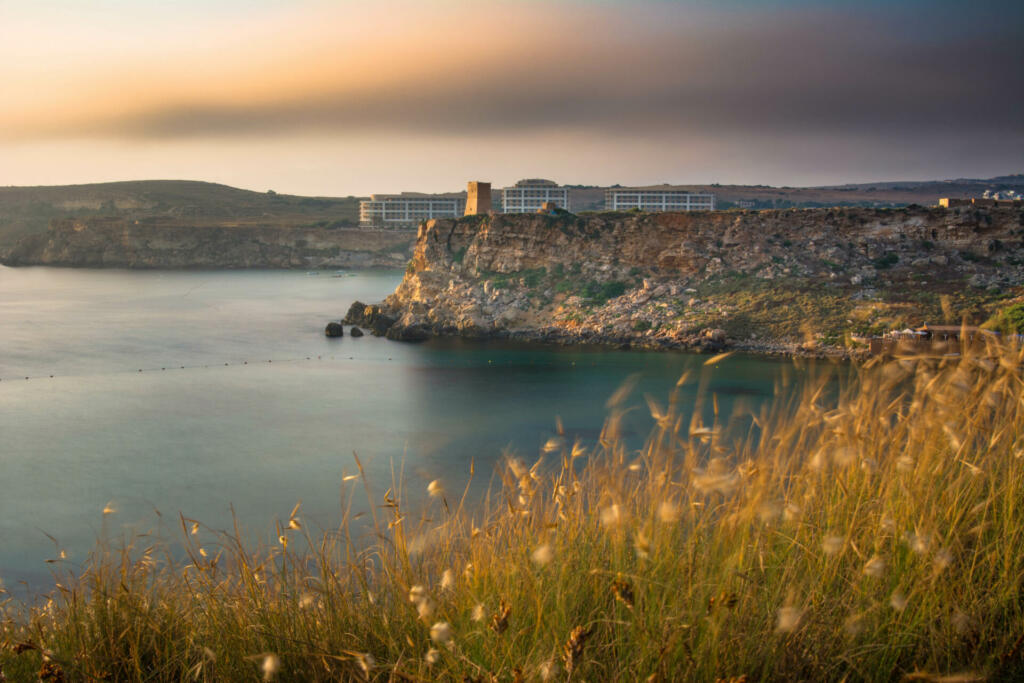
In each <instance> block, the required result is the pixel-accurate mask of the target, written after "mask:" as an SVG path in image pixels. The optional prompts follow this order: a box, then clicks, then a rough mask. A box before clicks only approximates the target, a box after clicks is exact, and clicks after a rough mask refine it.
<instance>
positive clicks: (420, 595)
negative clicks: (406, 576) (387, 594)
mask: <svg viewBox="0 0 1024 683" xmlns="http://www.w3.org/2000/svg"><path fill="white" fill-rule="evenodd" d="M426 598H427V589H426V588H424V587H423V586H421V585H419V584H416V585H415V586H413V587H412V588H410V589H409V602H412V603H416V604H419V603H421V602H423V601H424V600H426Z"/></svg>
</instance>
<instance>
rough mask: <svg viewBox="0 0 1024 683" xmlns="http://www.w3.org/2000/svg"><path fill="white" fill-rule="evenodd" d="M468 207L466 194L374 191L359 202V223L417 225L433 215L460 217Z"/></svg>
mask: <svg viewBox="0 0 1024 683" xmlns="http://www.w3.org/2000/svg"><path fill="white" fill-rule="evenodd" d="M465 211H466V198H465V197H464V196H439V195H429V194H420V193H418V192H403V193H402V194H374V195H370V198H369V199H366V200H363V201H361V202H359V226H360V227H364V228H415V227H416V226H417V225H419V224H420V223H421V222H422V221H425V220H429V219H431V218H458V217H459V216H461V215H462V214H463V213H465Z"/></svg>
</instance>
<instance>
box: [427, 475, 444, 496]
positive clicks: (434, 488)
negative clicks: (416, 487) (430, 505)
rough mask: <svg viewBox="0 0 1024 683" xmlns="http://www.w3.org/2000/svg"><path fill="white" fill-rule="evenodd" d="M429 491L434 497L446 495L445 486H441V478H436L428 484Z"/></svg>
mask: <svg viewBox="0 0 1024 683" xmlns="http://www.w3.org/2000/svg"><path fill="white" fill-rule="evenodd" d="M427 493H428V494H430V496H431V497H432V498H437V497H439V496H443V495H444V488H443V487H442V486H441V480H440V479H435V480H434V481H432V482H430V483H429V484H427Z"/></svg>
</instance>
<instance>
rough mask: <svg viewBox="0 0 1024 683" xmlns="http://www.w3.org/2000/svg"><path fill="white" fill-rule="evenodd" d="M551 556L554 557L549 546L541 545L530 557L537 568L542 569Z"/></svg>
mask: <svg viewBox="0 0 1024 683" xmlns="http://www.w3.org/2000/svg"><path fill="white" fill-rule="evenodd" d="M553 556H554V552H553V551H552V550H551V546H550V545H549V544H547V543H545V544H544V545H542V546H540V547H538V548H537V549H536V550H534V551H533V554H532V555H531V556H530V557H531V558H533V561H534V562H535V563H536V564H537V565H538V566H541V567H543V566H544V565H546V564H547V563H548V562H550V561H551V558H552V557H553Z"/></svg>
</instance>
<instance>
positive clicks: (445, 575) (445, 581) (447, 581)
mask: <svg viewBox="0 0 1024 683" xmlns="http://www.w3.org/2000/svg"><path fill="white" fill-rule="evenodd" d="M454 585H455V572H453V571H452V570H451V569H445V570H444V571H443V572H441V590H443V591H446V590H451V588H452V586H454Z"/></svg>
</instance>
